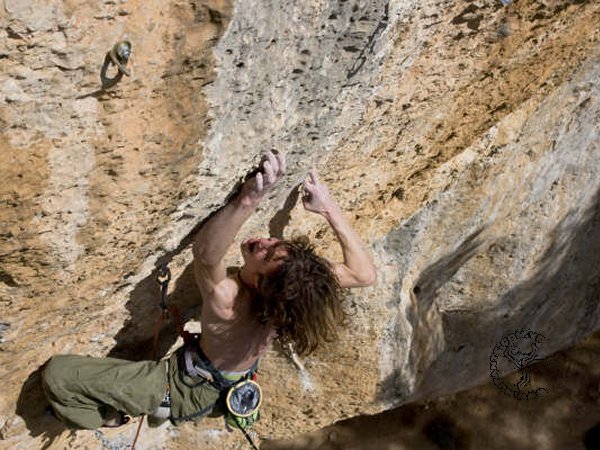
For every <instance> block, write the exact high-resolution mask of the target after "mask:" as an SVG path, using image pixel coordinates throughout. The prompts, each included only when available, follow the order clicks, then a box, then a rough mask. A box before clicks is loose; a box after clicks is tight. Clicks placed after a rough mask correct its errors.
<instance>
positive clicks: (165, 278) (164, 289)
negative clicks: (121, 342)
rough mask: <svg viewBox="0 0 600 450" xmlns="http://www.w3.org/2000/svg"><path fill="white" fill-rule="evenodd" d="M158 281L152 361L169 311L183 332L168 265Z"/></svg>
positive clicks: (163, 267) (138, 434) (140, 426)
mask: <svg viewBox="0 0 600 450" xmlns="http://www.w3.org/2000/svg"><path fill="white" fill-rule="evenodd" d="M156 281H157V283H158V284H159V285H160V308H161V313H160V316H159V317H158V321H157V322H156V326H155V327H154V337H153V340H152V359H154V360H156V359H157V349H158V335H159V334H160V329H161V327H162V322H163V320H165V319H168V318H169V309H171V310H172V311H173V312H174V315H175V316H176V318H177V321H178V324H177V328H178V331H179V328H181V329H182V330H183V325H182V324H181V319H180V318H179V312H178V311H177V309H176V308H175V307H171V308H169V282H170V281H171V271H170V270H169V267H168V266H167V265H166V264H163V265H162V266H160V267H159V269H158V273H157V275H156ZM144 417H146V416H145V415H143V416H142V417H141V418H140V422H139V424H138V427H137V431H136V432H135V438H134V439H133V444H131V450H135V444H136V443H137V440H138V438H139V436H140V431H141V430H142V425H143V424H144Z"/></svg>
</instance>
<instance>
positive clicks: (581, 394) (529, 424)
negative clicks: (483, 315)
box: [261, 330, 600, 450]
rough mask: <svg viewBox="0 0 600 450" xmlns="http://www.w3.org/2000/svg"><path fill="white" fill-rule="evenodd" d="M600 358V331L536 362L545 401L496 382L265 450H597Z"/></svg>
mask: <svg viewBox="0 0 600 450" xmlns="http://www.w3.org/2000/svg"><path fill="white" fill-rule="evenodd" d="M599 353H600V330H598V331H596V332H594V333H593V334H592V335H590V336H588V337H587V338H586V339H584V340H583V341H582V342H580V343H579V344H578V345H576V346H575V347H573V348H571V349H570V350H568V351H563V352H560V353H557V354H555V355H553V356H551V357H549V358H547V359H545V360H544V361H540V362H538V363H536V364H533V365H532V366H531V374H532V379H534V380H537V381H539V382H541V383H544V384H547V385H548V386H549V387H550V390H551V395H549V396H548V397H545V398H543V399H537V400H516V399H514V398H511V397H508V396H506V395H504V394H503V393H502V392H501V391H499V390H498V389H497V388H496V386H494V384H492V383H491V382H488V383H486V384H484V385H481V386H478V387H475V388H471V389H469V390H467V391H463V392H460V393H456V394H452V395H448V396H445V397H441V398H439V399H436V400H434V401H426V402H414V403H409V404H406V405H404V406H401V407H399V408H396V409H393V410H389V411H384V412H382V413H379V414H375V415H371V416H359V417H354V418H351V419H347V420H343V421H340V422H337V423H336V424H334V425H331V426H329V427H327V428H324V429H322V430H319V431H316V432H313V433H308V434H304V435H301V436H298V437H296V438H294V439H292V440H289V441H285V440H273V441H265V442H264V443H263V445H261V449H264V450H309V449H311V450H312V449H320V450H341V449H343V450H364V449H379V448H381V449H384V448H409V449H420V450H462V449H482V448H485V449H489V450H505V449H509V448H510V449H513V448H514V449H519V450H537V449H540V448H546V449H556V450H559V449H572V448H573V449H574V448H585V449H586V450H588V449H589V450H591V449H597V448H600V447H598V442H600V424H598V417H599V415H600V360H598V357H597V356H598V354H599ZM507 381H508V380H507ZM583 446H585V447H583Z"/></svg>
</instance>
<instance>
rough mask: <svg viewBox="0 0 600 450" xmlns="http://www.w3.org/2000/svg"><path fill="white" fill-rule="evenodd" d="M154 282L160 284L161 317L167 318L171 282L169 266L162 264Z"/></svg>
mask: <svg viewBox="0 0 600 450" xmlns="http://www.w3.org/2000/svg"><path fill="white" fill-rule="evenodd" d="M156 281H157V282H158V284H160V293H161V299H160V307H161V309H162V312H163V317H165V318H167V317H168V316H169V281H171V271H170V270H169V266H167V265H166V264H163V265H162V266H160V267H159V268H158V273H157V275H156Z"/></svg>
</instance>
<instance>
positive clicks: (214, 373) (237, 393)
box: [131, 264, 262, 450]
mask: <svg viewBox="0 0 600 450" xmlns="http://www.w3.org/2000/svg"><path fill="white" fill-rule="evenodd" d="M156 281H157V282H158V284H159V285H160V290H161V300H160V308H161V314H160V316H159V319H158V322H157V324H156V327H155V331H154V338H153V344H152V359H156V358H157V355H156V353H157V346H158V335H159V333H160V329H161V326H162V322H163V321H164V320H166V319H168V318H169V316H172V317H173V319H174V321H175V325H176V327H177V332H178V334H179V335H180V336H181V337H182V339H183V342H184V347H183V348H182V349H180V350H179V352H180V354H179V360H180V363H179V367H180V368H181V369H180V377H182V373H181V371H182V370H185V372H186V373H187V375H188V376H189V377H191V378H192V379H194V380H197V381H196V383H195V384H188V383H186V382H185V381H184V380H183V378H182V382H183V383H184V384H185V385H186V386H188V387H189V388H192V389H193V388H194V387H198V386H201V385H203V384H204V383H210V384H211V385H212V386H213V387H214V388H215V389H216V390H217V391H218V392H219V397H218V399H217V401H216V402H215V403H213V404H211V405H209V406H208V407H206V408H204V409H203V410H201V411H198V412H196V413H194V414H191V415H188V416H182V417H173V416H171V415H169V416H170V417H169V419H170V420H171V422H172V423H173V424H177V423H179V422H183V421H189V420H192V419H197V418H199V417H203V416H205V415H208V414H210V413H211V412H212V411H213V410H214V409H215V407H219V408H220V409H221V410H222V411H223V413H224V416H225V426H226V428H227V429H228V430H229V431H231V427H230V426H235V427H237V428H239V429H240V430H241V432H242V433H243V434H244V437H245V438H246V440H247V441H248V443H249V444H250V446H251V447H252V449H253V450H258V447H257V446H256V445H255V444H254V442H253V440H252V438H251V437H250V434H249V429H250V427H251V426H252V425H253V424H254V423H255V422H257V421H258V420H259V419H260V412H259V408H260V405H261V404H262V390H261V388H260V386H259V384H258V383H257V382H256V371H257V368H258V362H256V363H254V365H253V366H252V367H251V368H250V369H249V370H248V371H247V372H246V373H245V374H243V375H242V376H241V378H240V377H238V378H236V379H235V380H229V379H228V378H227V376H226V374H223V373H222V372H221V371H219V370H218V369H216V368H215V367H214V366H213V365H212V363H211V362H210V360H209V359H208V357H207V356H206V355H205V354H204V352H203V351H202V349H201V348H200V345H199V339H200V335H199V334H196V333H190V332H188V331H186V330H185V329H184V328H183V321H182V320H181V315H180V314H179V310H178V309H177V308H176V307H175V306H173V305H169V297H168V291H169V282H170V281H171V271H170V270H169V268H168V266H167V265H166V264H165V265H162V266H161V267H159V269H158V272H157V276H156ZM160 406H161V407H165V408H170V406H171V405H170V398H169V389H168V386H167V394H166V395H165V399H164V400H163V402H162V403H161V405H160ZM143 422H144V417H143V416H142V418H141V420H140V422H139V425H138V429H137V432H136V434H135V438H134V441H133V444H132V446H131V448H132V450H135V445H136V443H137V440H138V437H139V434H140V430H141V428H142V424H143Z"/></svg>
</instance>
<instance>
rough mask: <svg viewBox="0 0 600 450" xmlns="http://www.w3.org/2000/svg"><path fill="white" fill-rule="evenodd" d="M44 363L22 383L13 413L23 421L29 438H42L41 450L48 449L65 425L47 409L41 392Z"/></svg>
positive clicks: (46, 402)
mask: <svg viewBox="0 0 600 450" xmlns="http://www.w3.org/2000/svg"><path fill="white" fill-rule="evenodd" d="M46 363H47V362H46ZM46 363H44V364H43V365H42V366H41V367H40V368H38V369H37V370H36V371H34V372H32V373H31V374H30V375H29V377H27V380H26V381H25V383H23V386H22V387H21V392H20V393H19V398H18V400H17V409H16V411H15V412H16V414H17V415H18V416H20V417H21V418H22V419H23V420H24V421H25V425H26V426H27V429H28V430H29V432H30V434H31V436H33V437H37V436H40V435H42V436H43V439H44V444H43V447H42V448H44V449H46V448H49V447H50V446H51V445H52V443H53V442H54V440H55V439H56V438H57V437H58V436H60V435H61V434H62V432H63V431H65V430H66V427H65V425H64V424H63V423H62V422H61V421H60V420H58V419H57V418H55V417H54V416H53V415H52V413H51V412H50V410H49V409H48V406H49V403H48V401H47V400H46V397H45V396H44V391H43V390H42V382H41V374H42V371H43V370H44V367H45V366H46Z"/></svg>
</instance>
